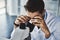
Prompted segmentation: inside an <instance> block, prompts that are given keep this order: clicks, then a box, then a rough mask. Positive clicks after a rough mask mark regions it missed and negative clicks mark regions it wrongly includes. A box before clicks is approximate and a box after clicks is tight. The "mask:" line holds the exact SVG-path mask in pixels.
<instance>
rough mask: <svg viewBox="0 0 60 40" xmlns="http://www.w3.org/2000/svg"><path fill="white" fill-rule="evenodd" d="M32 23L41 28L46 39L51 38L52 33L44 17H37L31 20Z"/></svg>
mask: <svg viewBox="0 0 60 40" xmlns="http://www.w3.org/2000/svg"><path fill="white" fill-rule="evenodd" d="M31 21H32V23H33V24H34V25H36V26H37V27H40V28H41V30H42V31H43V32H44V33H45V37H46V38H49V37H50V31H49V29H48V27H47V25H46V23H45V21H44V19H43V17H42V16H35V17H34V18H33V19H31Z"/></svg>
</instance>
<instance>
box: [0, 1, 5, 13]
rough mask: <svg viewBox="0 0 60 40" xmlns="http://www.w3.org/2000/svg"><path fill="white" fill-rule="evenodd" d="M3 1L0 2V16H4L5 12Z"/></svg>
mask: <svg viewBox="0 0 60 40" xmlns="http://www.w3.org/2000/svg"><path fill="white" fill-rule="evenodd" d="M5 9H6V8H5V0H0V14H4V13H5V12H6V10H5Z"/></svg>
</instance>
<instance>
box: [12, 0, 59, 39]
mask: <svg viewBox="0 0 60 40" xmlns="http://www.w3.org/2000/svg"><path fill="white" fill-rule="evenodd" d="M24 7H25V9H26V11H27V15H26V16H19V17H18V18H17V19H16V21H15V23H14V30H15V31H13V35H12V40H13V39H14V40H19V39H20V38H22V39H20V40H24V38H27V37H28V34H29V33H30V34H31V40H60V38H59V37H60V31H59V29H60V26H59V25H60V22H59V21H60V20H59V19H58V18H57V17H56V16H54V15H53V14H51V13H48V12H46V10H45V9H44V8H45V4H44V2H43V0H28V2H27V4H26V5H25V6H24ZM29 17H30V19H29ZM28 20H30V21H31V22H32V24H34V25H35V27H34V29H33V31H32V32H29V30H30V29H29V28H26V29H20V28H19V26H18V25H21V23H26V22H27V21H28ZM38 27H39V28H38ZM22 35H23V36H22Z"/></svg>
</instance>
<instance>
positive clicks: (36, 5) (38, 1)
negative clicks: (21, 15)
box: [24, 0, 45, 13]
mask: <svg viewBox="0 0 60 40" xmlns="http://www.w3.org/2000/svg"><path fill="white" fill-rule="evenodd" d="M24 7H25V9H26V10H28V11H29V12H36V11H38V12H40V13H42V11H43V10H44V7H45V4H44V1H43V0H28V2H27V3H26V5H25V6H24Z"/></svg>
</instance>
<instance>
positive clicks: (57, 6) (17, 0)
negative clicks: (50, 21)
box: [0, 0, 60, 38]
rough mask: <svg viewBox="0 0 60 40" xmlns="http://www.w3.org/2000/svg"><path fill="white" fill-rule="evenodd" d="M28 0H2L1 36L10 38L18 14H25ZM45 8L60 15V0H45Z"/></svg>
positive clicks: (0, 2) (0, 16) (0, 0)
mask: <svg viewBox="0 0 60 40" xmlns="http://www.w3.org/2000/svg"><path fill="white" fill-rule="evenodd" d="M26 2H27V0H0V37H6V38H10V37H11V36H10V35H11V32H12V30H13V23H14V21H15V19H16V17H17V16H19V15H22V14H23V15H25V13H26V11H25V9H24V5H25V4H26ZM44 2H45V9H46V10H47V11H48V12H50V13H53V14H55V15H56V16H60V0H44Z"/></svg>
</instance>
